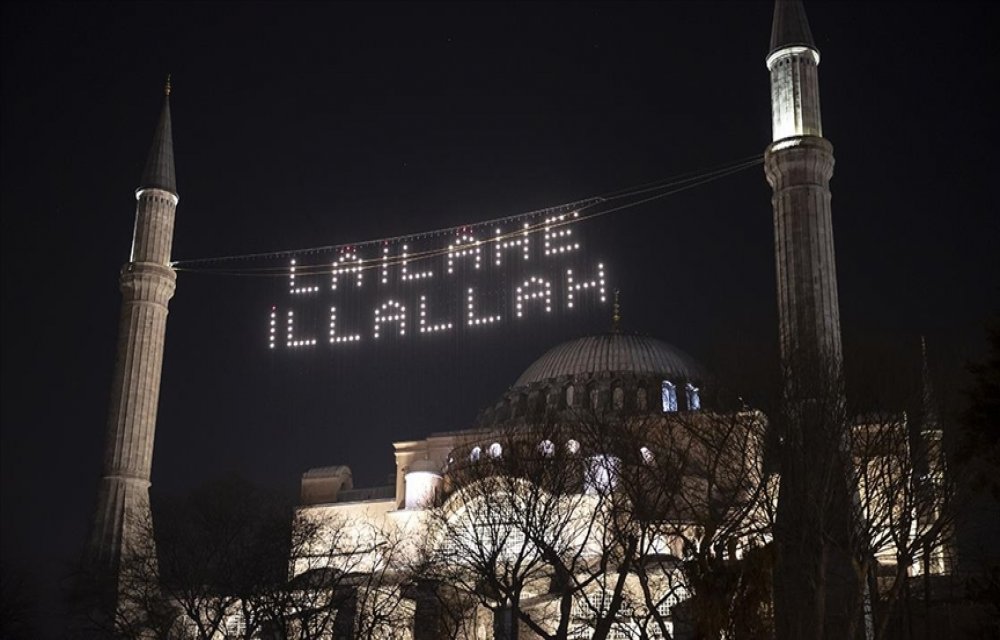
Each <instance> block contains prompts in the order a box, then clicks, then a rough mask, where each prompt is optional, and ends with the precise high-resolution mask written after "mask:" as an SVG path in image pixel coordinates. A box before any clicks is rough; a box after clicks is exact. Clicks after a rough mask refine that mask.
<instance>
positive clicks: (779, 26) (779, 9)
mask: <svg viewBox="0 0 1000 640" xmlns="http://www.w3.org/2000/svg"><path fill="white" fill-rule="evenodd" d="M786 47H808V48H810V49H813V50H814V51H816V53H819V49H816V43H815V42H814V41H813V36H812V30H811V29H810V28H809V20H808V19H807V18H806V9H805V7H803V6H802V2H801V0H777V2H775V5H774V19H773V20H772V21H771V49H770V53H774V52H775V51H778V50H779V49H784V48H786Z"/></svg>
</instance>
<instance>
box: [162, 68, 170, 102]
mask: <svg viewBox="0 0 1000 640" xmlns="http://www.w3.org/2000/svg"><path fill="white" fill-rule="evenodd" d="M163 95H165V96H167V97H168V98H169V97H170V74H169V73H168V74H167V84H165V85H164V86H163Z"/></svg>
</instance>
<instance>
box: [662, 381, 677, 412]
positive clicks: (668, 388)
mask: <svg viewBox="0 0 1000 640" xmlns="http://www.w3.org/2000/svg"><path fill="white" fill-rule="evenodd" d="M660 399H661V401H662V402H663V412H664V413H669V412H673V411H677V385H675V384H674V383H673V382H671V381H669V380H664V381H663V386H662V387H661V392H660Z"/></svg>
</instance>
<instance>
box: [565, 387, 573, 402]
mask: <svg viewBox="0 0 1000 640" xmlns="http://www.w3.org/2000/svg"><path fill="white" fill-rule="evenodd" d="M566 406H567V407H572V406H573V385H570V386H568V387H566Z"/></svg>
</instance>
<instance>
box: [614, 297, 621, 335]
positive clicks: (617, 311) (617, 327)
mask: <svg viewBox="0 0 1000 640" xmlns="http://www.w3.org/2000/svg"><path fill="white" fill-rule="evenodd" d="M620 295H621V290H620V289H615V306H614V310H613V311H612V312H611V331H612V332H613V333H621V330H622V327H621V324H622V307H621V303H620V301H619V296H620Z"/></svg>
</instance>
